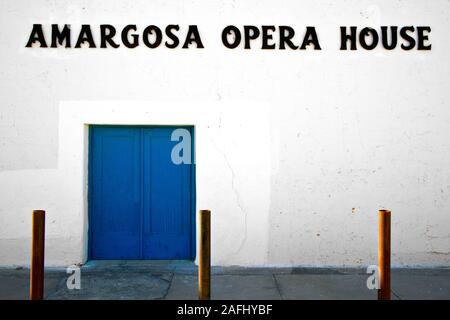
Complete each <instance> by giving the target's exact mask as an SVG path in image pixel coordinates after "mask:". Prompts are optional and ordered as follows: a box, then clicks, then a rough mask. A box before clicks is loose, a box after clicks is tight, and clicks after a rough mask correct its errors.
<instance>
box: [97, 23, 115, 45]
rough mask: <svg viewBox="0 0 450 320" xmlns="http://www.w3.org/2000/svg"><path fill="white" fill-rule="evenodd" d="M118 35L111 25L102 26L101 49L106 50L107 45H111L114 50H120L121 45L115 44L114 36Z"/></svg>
mask: <svg viewBox="0 0 450 320" xmlns="http://www.w3.org/2000/svg"><path fill="white" fill-rule="evenodd" d="M115 35H116V28H114V26H112V25H110V24H101V25H100V48H106V47H107V46H106V44H109V45H110V46H111V47H113V48H118V47H119V45H118V44H117V43H115V42H114V39H113V38H114V36H115Z"/></svg>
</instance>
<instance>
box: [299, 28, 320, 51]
mask: <svg viewBox="0 0 450 320" xmlns="http://www.w3.org/2000/svg"><path fill="white" fill-rule="evenodd" d="M309 45H313V46H314V50H322V49H321V48H320V44H319V39H318V38H317V33H316V28H314V27H306V33H305V37H304V38H303V42H302V45H301V46H300V49H302V50H304V49H306V47H307V46H309Z"/></svg>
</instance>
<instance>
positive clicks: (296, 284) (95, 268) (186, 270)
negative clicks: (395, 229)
mask: <svg viewBox="0 0 450 320" xmlns="http://www.w3.org/2000/svg"><path fill="white" fill-rule="evenodd" d="M211 273H212V288H211V295H212V299H243V300H245V299H261V300H275V299H281V298H282V299H376V297H377V292H376V290H368V289H367V287H366V281H367V277H368V275H367V274H366V273H365V269H364V268H353V269H344V268H303V267H302V268H281V269H278V268H243V267H213V268H212V272H211ZM196 275H197V266H196V265H195V264H194V263H193V262H192V261H173V260H166V261H92V262H89V263H88V264H86V265H84V266H83V267H82V268H81V290H68V289H67V286H66V281H67V278H68V276H69V275H68V274H66V271H65V268H60V269H58V268H46V271H45V295H44V296H45V298H46V299H182V300H185V299H194V300H195V299H197V286H198V284H197V276H196ZM28 290H29V270H28V269H18V270H16V269H14V268H1V267H0V299H1V300H4V299H28ZM392 290H393V295H392V298H393V299H449V300H450V269H449V268H430V269H411V268H401V269H398V268H396V269H393V270H392Z"/></svg>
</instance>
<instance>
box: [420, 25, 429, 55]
mask: <svg viewBox="0 0 450 320" xmlns="http://www.w3.org/2000/svg"><path fill="white" fill-rule="evenodd" d="M425 32H427V33H430V32H431V28H430V27H417V50H431V44H429V45H426V44H425V41H428V34H425Z"/></svg>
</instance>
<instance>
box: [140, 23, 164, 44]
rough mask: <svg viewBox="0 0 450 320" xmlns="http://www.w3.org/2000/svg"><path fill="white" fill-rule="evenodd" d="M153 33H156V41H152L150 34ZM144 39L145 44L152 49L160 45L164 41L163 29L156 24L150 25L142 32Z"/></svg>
mask: <svg viewBox="0 0 450 320" xmlns="http://www.w3.org/2000/svg"><path fill="white" fill-rule="evenodd" d="M153 33H155V41H153V42H151V41H150V39H149V36H150V35H152V34H153ZM142 40H143V41H144V44H145V45H146V46H147V47H149V48H151V49H154V48H156V47H158V46H159V45H160V44H161V41H162V32H161V29H160V28H158V27H157V26H154V25H151V26H148V27H147V28H145V29H144V32H143V33H142Z"/></svg>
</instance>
